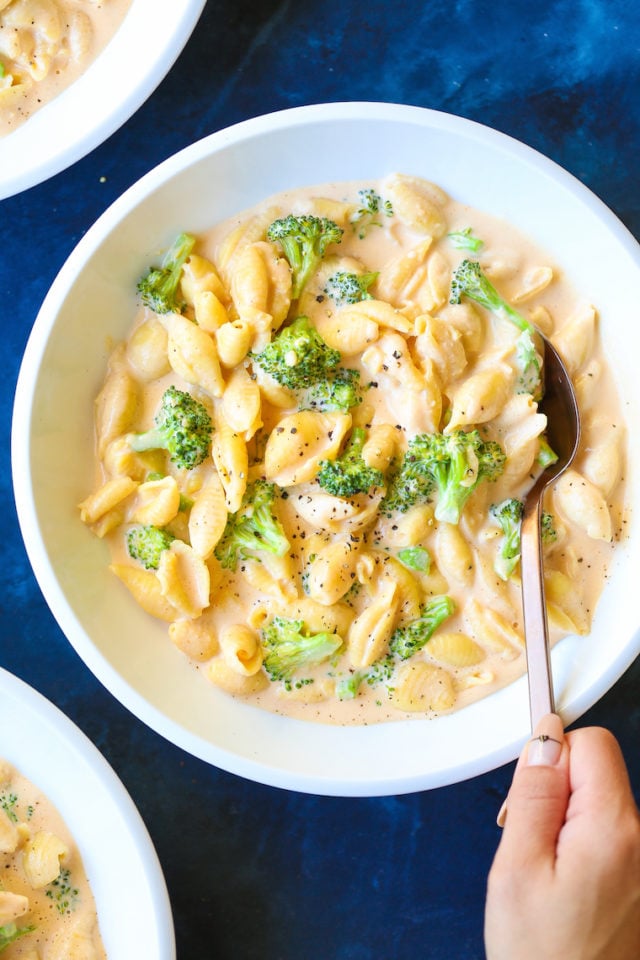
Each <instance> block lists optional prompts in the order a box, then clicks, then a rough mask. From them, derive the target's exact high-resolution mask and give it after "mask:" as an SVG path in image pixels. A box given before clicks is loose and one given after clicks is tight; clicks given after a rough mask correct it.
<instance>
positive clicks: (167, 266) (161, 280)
mask: <svg viewBox="0 0 640 960" xmlns="http://www.w3.org/2000/svg"><path fill="white" fill-rule="evenodd" d="M195 242H196V238H195V237H193V236H192V235H191V234H190V233H181V234H179V236H177V237H176V239H175V240H174V241H173V244H172V246H171V247H170V249H169V250H168V251H167V253H166V254H165V257H164V259H163V261H162V266H160V267H151V269H150V270H149V271H148V272H147V273H146V274H145V275H144V276H143V277H141V278H140V280H138V292H139V294H140V296H141V298H142V302H143V303H144V305H145V306H147V307H150V308H151V309H152V310H155V312H156V313H182V312H183V310H184V308H185V304H184V302H183V301H181V300H178V297H177V293H178V285H179V283H180V275H181V273H182V267H183V266H184V264H185V262H186V261H187V260H188V258H189V256H190V254H191V251H192V250H193V248H194V246H195Z"/></svg>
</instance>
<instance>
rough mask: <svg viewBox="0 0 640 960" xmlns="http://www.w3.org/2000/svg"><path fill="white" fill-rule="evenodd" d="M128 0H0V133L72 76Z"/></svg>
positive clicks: (96, 50) (11, 127)
mask: <svg viewBox="0 0 640 960" xmlns="http://www.w3.org/2000/svg"><path fill="white" fill-rule="evenodd" d="M130 5H131V0H0V136H2V135H6V134H8V133H11V131H12V130H15V129H16V127H18V126H19V125H20V124H21V123H23V122H24V121H25V120H27V119H28V118H29V117H30V116H31V115H32V114H33V113H34V112H35V111H36V110H39V109H40V107H42V106H43V105H44V104H45V103H48V102H49V101H50V100H53V99H54V97H57V96H58V94H59V93H61V92H62V91H63V90H64V89H65V88H66V87H68V86H69V85H70V84H71V83H73V82H74V81H75V80H77V79H78V77H80V76H81V74H82V73H83V72H84V71H85V70H86V69H87V67H88V66H89V65H90V64H91V62H92V61H93V60H95V58H96V57H97V56H98V54H99V53H100V51H101V50H103V49H104V47H105V46H106V45H107V43H108V42H109V40H110V39H111V37H112V36H113V34H114V33H115V31H116V30H117V29H118V27H119V26H120V24H121V23H122V21H123V20H124V17H125V14H126V12H127V10H128V9H129V7H130Z"/></svg>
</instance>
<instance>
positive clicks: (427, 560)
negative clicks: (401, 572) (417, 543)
mask: <svg viewBox="0 0 640 960" xmlns="http://www.w3.org/2000/svg"><path fill="white" fill-rule="evenodd" d="M398 560H400V562H401V563H404V565H405V567H409V569H410V570H417V571H418V573H429V570H430V569H431V556H430V554H429V551H428V550H427V549H426V548H425V547H404V548H403V549H402V550H399V551H398Z"/></svg>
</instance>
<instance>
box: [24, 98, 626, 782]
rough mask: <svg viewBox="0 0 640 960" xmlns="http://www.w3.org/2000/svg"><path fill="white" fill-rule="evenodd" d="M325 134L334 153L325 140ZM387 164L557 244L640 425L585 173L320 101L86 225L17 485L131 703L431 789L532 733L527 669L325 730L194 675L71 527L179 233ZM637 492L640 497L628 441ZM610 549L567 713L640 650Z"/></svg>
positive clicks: (425, 117) (37, 533)
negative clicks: (462, 703) (103, 421)
mask: <svg viewBox="0 0 640 960" xmlns="http://www.w3.org/2000/svg"><path fill="white" fill-rule="evenodd" d="M328 147H330V148H331V149H328ZM394 170H400V171H403V172H406V173H413V174H420V175H422V176H425V177H427V178H428V179H430V180H433V181H435V182H436V183H438V184H440V185H441V186H443V187H444V189H445V190H447V191H448V192H449V194H450V195H452V196H453V197H455V198H456V199H458V200H462V201H466V202H468V203H469V204H471V205H473V206H475V207H478V208H482V209H486V210H487V211H489V212H492V213H493V214H496V215H497V216H501V217H504V218H506V219H507V220H508V221H510V222H511V223H513V224H515V225H516V226H517V227H519V228H521V229H522V230H523V231H524V232H525V233H527V234H528V235H530V236H531V237H532V238H533V239H534V240H535V241H537V242H538V243H540V244H541V245H542V246H543V247H545V248H546V249H547V250H548V251H549V252H550V254H551V255H552V256H553V257H554V259H555V260H556V261H557V262H559V263H560V264H562V265H563V266H564V267H565V268H566V272H567V274H568V275H569V278H570V280H571V281H573V283H574V285H575V286H576V287H577V289H579V290H580V291H582V292H583V293H584V294H585V295H586V296H588V297H590V298H591V299H592V301H593V302H594V303H595V304H597V305H598V307H599V309H600V311H601V318H602V336H603V339H604V344H605V348H606V350H607V352H608V354H609V357H610V361H611V363H612V364H613V365H614V367H615V371H616V380H617V383H618V385H619V389H620V393H621V395H622V397H623V399H624V409H625V412H626V415H627V417H628V421H629V423H638V422H640V400H639V397H640V394H639V392H638V389H637V369H636V357H637V355H638V352H639V351H640V334H639V332H638V331H639V328H638V325H637V324H635V323H630V322H629V319H628V318H629V317H630V316H634V315H635V312H636V305H635V300H634V291H635V290H637V289H638V285H639V283H640V251H639V248H638V245H637V244H636V242H635V241H634V239H633V238H632V236H631V235H630V234H629V233H628V232H627V230H626V229H625V228H624V227H623V226H622V225H621V223H620V222H619V221H618V220H617V219H616V218H615V217H614V215H613V214H612V213H611V212H610V211H609V210H608V209H607V208H606V207H605V206H604V205H603V204H602V203H601V202H600V201H599V200H598V199H597V198H596V197H594V196H593V195H592V194H591V193H590V192H589V191H588V190H587V189H585V187H584V186H582V185H581V184H580V183H579V182H577V181H576V180H575V179H574V178H573V177H571V176H570V175H569V174H567V173H566V172H564V171H563V170H561V169H560V168H559V167H557V166H556V165H555V164H554V163H552V162H551V161H549V160H547V159H545V158H544V157H542V156H540V155H539V154H538V153H536V152H534V151H533V150H531V149H529V148H528V147H526V146H523V145H522V144H520V143H518V142H515V141H514V140H511V139H509V138H508V137H506V136H503V135H502V134H499V133H496V132H495V131H492V130H490V129H487V128H486V127H483V126H479V125H478V124H476V123H472V122H469V121H467V120H463V119H460V118H457V117H453V116H449V115H447V114H442V113H437V112H433V111H430V110H424V109H420V108H415V107H404V106H397V105H390V104H371V103H369V104H362V103H344V104H324V105H316V106H310V107H301V108H297V109H293V110H289V111H284V112H282V113H276V114H273V115H270V116H263V117H259V118H257V119H254V120H249V121H247V122H244V123H240V124H238V125H237V126H234V127H231V128H229V129H226V130H222V131H221V132H219V133H216V134H214V135H213V136H210V137H208V138H206V139H204V140H202V141H200V142H198V143H196V144H194V145H193V146H191V147H189V148H188V149H186V150H183V151H182V152H180V153H179V154H177V155H176V156H174V157H172V158H170V159H169V160H167V161H166V162H164V163H163V164H161V165H160V166H159V167H157V168H156V169H155V170H152V171H151V172H150V173H149V174H148V175H147V176H145V177H144V178H143V179H142V180H140V181H139V182H138V183H137V184H135V185H134V186H133V187H132V188H131V189H129V190H128V191H127V192H126V193H125V194H124V195H123V196H122V197H121V198H120V199H119V200H117V201H116V202H115V203H114V204H113V205H112V206H111V207H110V208H109V209H108V210H107V211H106V213H105V214H104V215H103V216H102V217H101V218H100V219H99V220H98V221H97V223H96V224H95V225H94V226H93V227H92V228H91V229H90V230H89V232H88V233H87V235H86V236H85V237H84V238H83V239H82V241H81V242H80V243H79V244H78V246H77V248H76V249H75V251H74V252H73V253H72V254H71V256H70V257H69V260H68V261H67V263H66V264H65V266H64V267H63V268H62V270H61V272H60V274H59V276H58V278H57V279H56V281H55V282H54V284H53V286H52V288H51V290H50V292H49V294H48V296H47V298H46V300H45V302H44V304H43V306H42V309H41V311H40V314H39V316H38V318H37V320H36V323H35V326H34V329H33V334H32V336H31V338H30V340H29V343H28V346H27V349H26V353H25V357H24V362H23V365H22V369H21V372H20V377H19V382H18V388H17V395H16V403H15V413H14V424H13V469H14V488H15V495H16V500H17V506H18V513H19V518H20V523H21V526H22V532H23V536H24V540H25V543H26V546H27V550H28V553H29V557H30V560H31V563H32V565H33V569H34V571H35V574H36V577H37V578H38V581H39V584H40V587H41V589H42V591H43V593H44V596H45V598H46V600H47V602H48V604H49V606H50V607H51V610H52V611H53V613H54V615H55V616H56V618H57V620H58V622H59V624H60V626H61V628H62V629H63V630H64V632H65V633H66V635H67V637H68V638H69V640H70V642H71V643H72V644H73V646H74V647H75V649H76V650H77V652H78V653H79V655H80V656H81V657H82V658H83V659H84V661H85V662H86V664H87V665H88V666H89V668H90V669H91V670H92V671H93V672H94V673H95V674H96V676H97V677H98V678H99V679H100V680H101V681H102V682H103V683H104V684H105V686H106V687H108V689H109V690H110V691H111V692H112V693H113V694H114V695H115V696H116V697H117V698H118V699H119V700H121V701H122V703H124V704H125V705H126V706H127V707H128V708H129V709H130V710H132V711H133V712H134V713H135V714H136V715H137V716H138V717H140V718H141V719H142V720H144V721H145V722H146V723H147V724H149V725H150V726H151V727H153V728H154V729H155V730H156V731H158V732H159V733H161V734H162V735H163V736H165V737H167V738H168V739H169V740H171V741H173V742H174V743H176V744H178V745H180V746H181V747H183V748H184V749H185V750H187V751H189V752H190V753H192V754H195V755H196V756H198V757H200V758H202V759H204V760H206V761H208V762H210V763H212V764H215V765H216V766H218V767H222V768H223V769H226V770H229V771H231V772H233V773H236V774H239V775H241V776H244V777H248V778H250V779H253V780H258V781H260V782H263V783H268V784H272V785H276V786H281V787H287V788H291V789H296V790H300V791H305V792H311V793H319V794H332V795H382V794H395V793H402V792H408V791H413V790H420V789H424V788H428V787H435V786H440V785H442V784H446V783H452V782H455V781H457V780H461V779H464V778H467V777H471V776H474V775H476V774H480V773H483V772H485V771H487V770H489V769H491V768H494V767H496V766H498V765H500V764H502V763H504V762H507V761H509V760H511V759H512V758H513V757H514V756H515V755H516V754H517V752H518V750H519V749H520V747H521V745H522V743H523V742H524V740H525V739H526V737H527V735H528V702H527V693H526V681H525V680H524V679H521V680H519V681H517V682H515V683H514V684H512V685H511V686H509V687H508V688H506V689H504V690H502V691H500V692H498V693H496V694H494V695H492V696H490V697H488V698H486V699H484V700H481V701H480V702H478V703H476V704H474V705H473V706H470V707H468V708H466V709H464V710H461V711H458V712H456V713H453V714H451V715H450V716H445V717H443V718H440V719H438V720H436V721H421V720H419V721H410V722H393V723H387V724H380V725H375V726H373V727H364V728H341V727H331V726H322V725H317V724H312V723H305V722H302V721H293V720H289V719H285V718H283V717H279V716H275V715H269V714H266V713H262V712H258V711H256V710H255V709H254V708H252V707H249V706H247V705H246V704H244V703H242V702H238V701H236V700H233V699H230V698H228V697H227V696H226V695H225V694H223V693H220V692H219V691H217V690H215V689H212V687H211V686H210V685H209V684H208V683H207V681H206V680H204V679H202V678H200V677H198V676H195V675H194V672H193V670H192V668H191V667H190V666H189V665H188V664H187V662H186V660H184V659H183V658H182V655H181V654H180V653H179V652H178V651H177V650H175V649H174V648H173V646H172V644H171V643H169V642H167V639H166V635H165V626H164V625H163V624H158V623H156V622H155V621H152V620H151V619H150V618H149V617H147V616H146V615H145V614H144V613H143V612H141V611H140V610H138V609H136V608H134V605H133V603H132V601H130V599H129V597H128V595H127V593H126V591H124V590H123V589H122V587H121V585H120V584H119V583H118V582H117V581H116V579H115V577H112V575H110V574H109V573H108V571H107V570H106V563H107V554H106V547H105V546H104V544H101V543H100V542H99V541H97V540H96V539H95V538H94V537H93V536H92V535H91V534H90V533H89V532H88V531H87V530H86V529H84V528H83V526H82V524H81V523H80V522H79V521H78V515H77V508H76V504H77V503H78V502H79V501H80V500H81V499H82V498H83V497H84V496H85V495H86V491H87V490H88V489H90V487H91V484H92V482H93V474H92V465H91V444H92V407H93V398H94V396H95V394H96V392H97V390H98V389H99V386H100V384H101V382H102V379H103V377H104V373H105V361H106V356H107V350H106V341H107V338H108V337H113V338H116V339H117V338H121V337H123V336H124V335H125V333H126V332H127V330H128V327H129V324H130V321H131V316H132V304H133V300H132V291H133V289H134V286H135V282H136V280H137V278H138V277H139V275H140V274H141V272H142V270H143V269H144V268H145V267H146V266H148V264H149V262H151V260H152V259H153V257H154V256H155V255H156V251H157V250H158V249H159V248H161V247H162V246H163V245H168V244H169V243H170V242H171V240H172V239H173V238H174V236H175V235H176V233H177V232H178V231H179V230H183V229H186V230H189V231H192V232H195V233H197V232H198V231H204V230H206V229H207V228H209V227H210V226H211V225H212V224H214V223H215V222H217V221H218V220H220V219H222V218H225V217H227V216H230V215H231V214H232V213H234V212H236V211H238V210H242V209H244V208H246V207H249V206H251V205H252V204H254V203H256V202H258V201H259V200H261V199H263V198H264V197H266V196H267V195H269V194H271V193H274V192H277V191H280V190H283V189H285V188H286V187H296V186H304V185H311V184H317V183H323V182H328V181H331V180H349V179H367V178H376V177H380V176H383V175H384V174H387V173H389V172H391V171H394ZM632 456H633V458H634V462H633V464H632V466H631V469H630V470H629V474H628V481H629V491H628V496H629V501H630V502H631V503H634V502H640V471H639V470H638V458H639V457H640V448H639V447H638V445H637V444H634V445H632ZM629 534H630V536H629V539H628V540H627V541H626V542H625V543H624V544H621V545H620V546H619V547H618V548H617V550H616V559H615V564H614V569H613V574H612V577H611V581H610V583H609V584H608V585H607V587H606V590H605V592H604V595H603V597H602V600H601V602H600V604H599V607H598V612H597V616H596V619H595V623H594V627H593V631H592V633H591V635H590V636H588V637H581V638H573V637H569V638H567V639H565V640H563V641H562V642H561V643H560V644H559V645H558V646H557V647H556V649H555V650H554V652H553V666H554V671H555V678H556V690H557V696H558V702H559V706H560V708H561V709H562V712H563V715H564V717H565V719H566V720H567V722H569V721H571V720H573V719H575V718H576V717H578V716H579V715H580V714H581V713H583V712H584V711H585V710H586V709H587V708H588V707H590V706H591V705H592V704H593V703H594V702H595V701H596V700H597V699H598V698H599V697H601V696H602V695H603V694H604V693H605V691H606V690H607V689H608V688H609V687H610V686H611V685H612V684H613V683H614V682H615V681H616V680H617V679H618V677H619V676H620V675H621V674H622V673H623V671H624V670H625V669H626V668H627V667H628V666H629V664H630V663H631V662H632V661H633V659H634V658H635V656H636V655H637V654H638V652H639V650H640V633H639V632H638V626H639V624H640V616H639V615H638V611H637V606H636V604H635V603H634V601H633V597H634V596H635V593H636V591H637V585H636V579H637V570H638V569H640V535H639V532H638V527H637V520H636V519H635V518H634V517H632V518H631V523H630V525H629Z"/></svg>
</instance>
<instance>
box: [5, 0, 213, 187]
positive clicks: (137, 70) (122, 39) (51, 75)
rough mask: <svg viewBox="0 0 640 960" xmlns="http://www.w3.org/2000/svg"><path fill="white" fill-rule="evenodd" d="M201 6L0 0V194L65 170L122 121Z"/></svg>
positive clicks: (161, 71) (200, 0)
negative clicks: (142, 51)
mask: <svg viewBox="0 0 640 960" xmlns="http://www.w3.org/2000/svg"><path fill="white" fill-rule="evenodd" d="M203 7H204V0H188V2H186V3H181V4H160V5H159V4H157V3H155V2H154V0H103V2H100V3H96V2H95V0H0V142H1V144H2V169H1V170H0V199H3V198H4V197H9V196H12V195H13V194H16V193H19V192H20V191H22V190H26V189H28V188H29V187H32V186H34V185H35V184H38V183H41V182H42V181H44V180H47V179H48V178H49V177H52V176H53V175H54V174H56V173H59V172H60V171H61V170H64V169H66V167H68V166H70V165H71V164H72V163H75V162H76V161H77V160H79V159H81V158H82V157H84V156H85V155H86V154H87V153H89V152H90V151H91V150H93V149H94V148H95V147H97V146H98V145H99V144H100V143H102V142H103V141H104V140H106V139H107V137H109V136H110V135H111V134H112V133H113V132H114V131H115V130H117V129H118V127H119V126H121V125H122V124H123V123H124V122H125V121H126V120H128V119H129V117H130V116H131V115H132V114H133V113H134V112H135V111H136V110H137V109H138V107H139V106H141V104H142V103H143V102H144V101H145V100H146V98H147V97H148V96H149V95H150V94H151V93H152V92H153V90H154V89H155V88H156V86H157V85H158V84H159V83H160V81H161V80H162V79H163V77H164V76H165V75H166V73H167V72H168V70H169V69H170V68H171V66H172V64H173V63H174V61H175V59H176V57H177V56H178V55H179V53H180V51H181V50H182V48H183V46H184V44H185V43H186V41H187V40H188V38H189V36H190V34H191V31H192V30H193V28H194V26H195V24H196V22H197V20H198V18H199V16H200V14H201V12H202V8H203ZM160 8H162V9H160ZM141 49H144V56H141V55H140V51H141Z"/></svg>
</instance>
